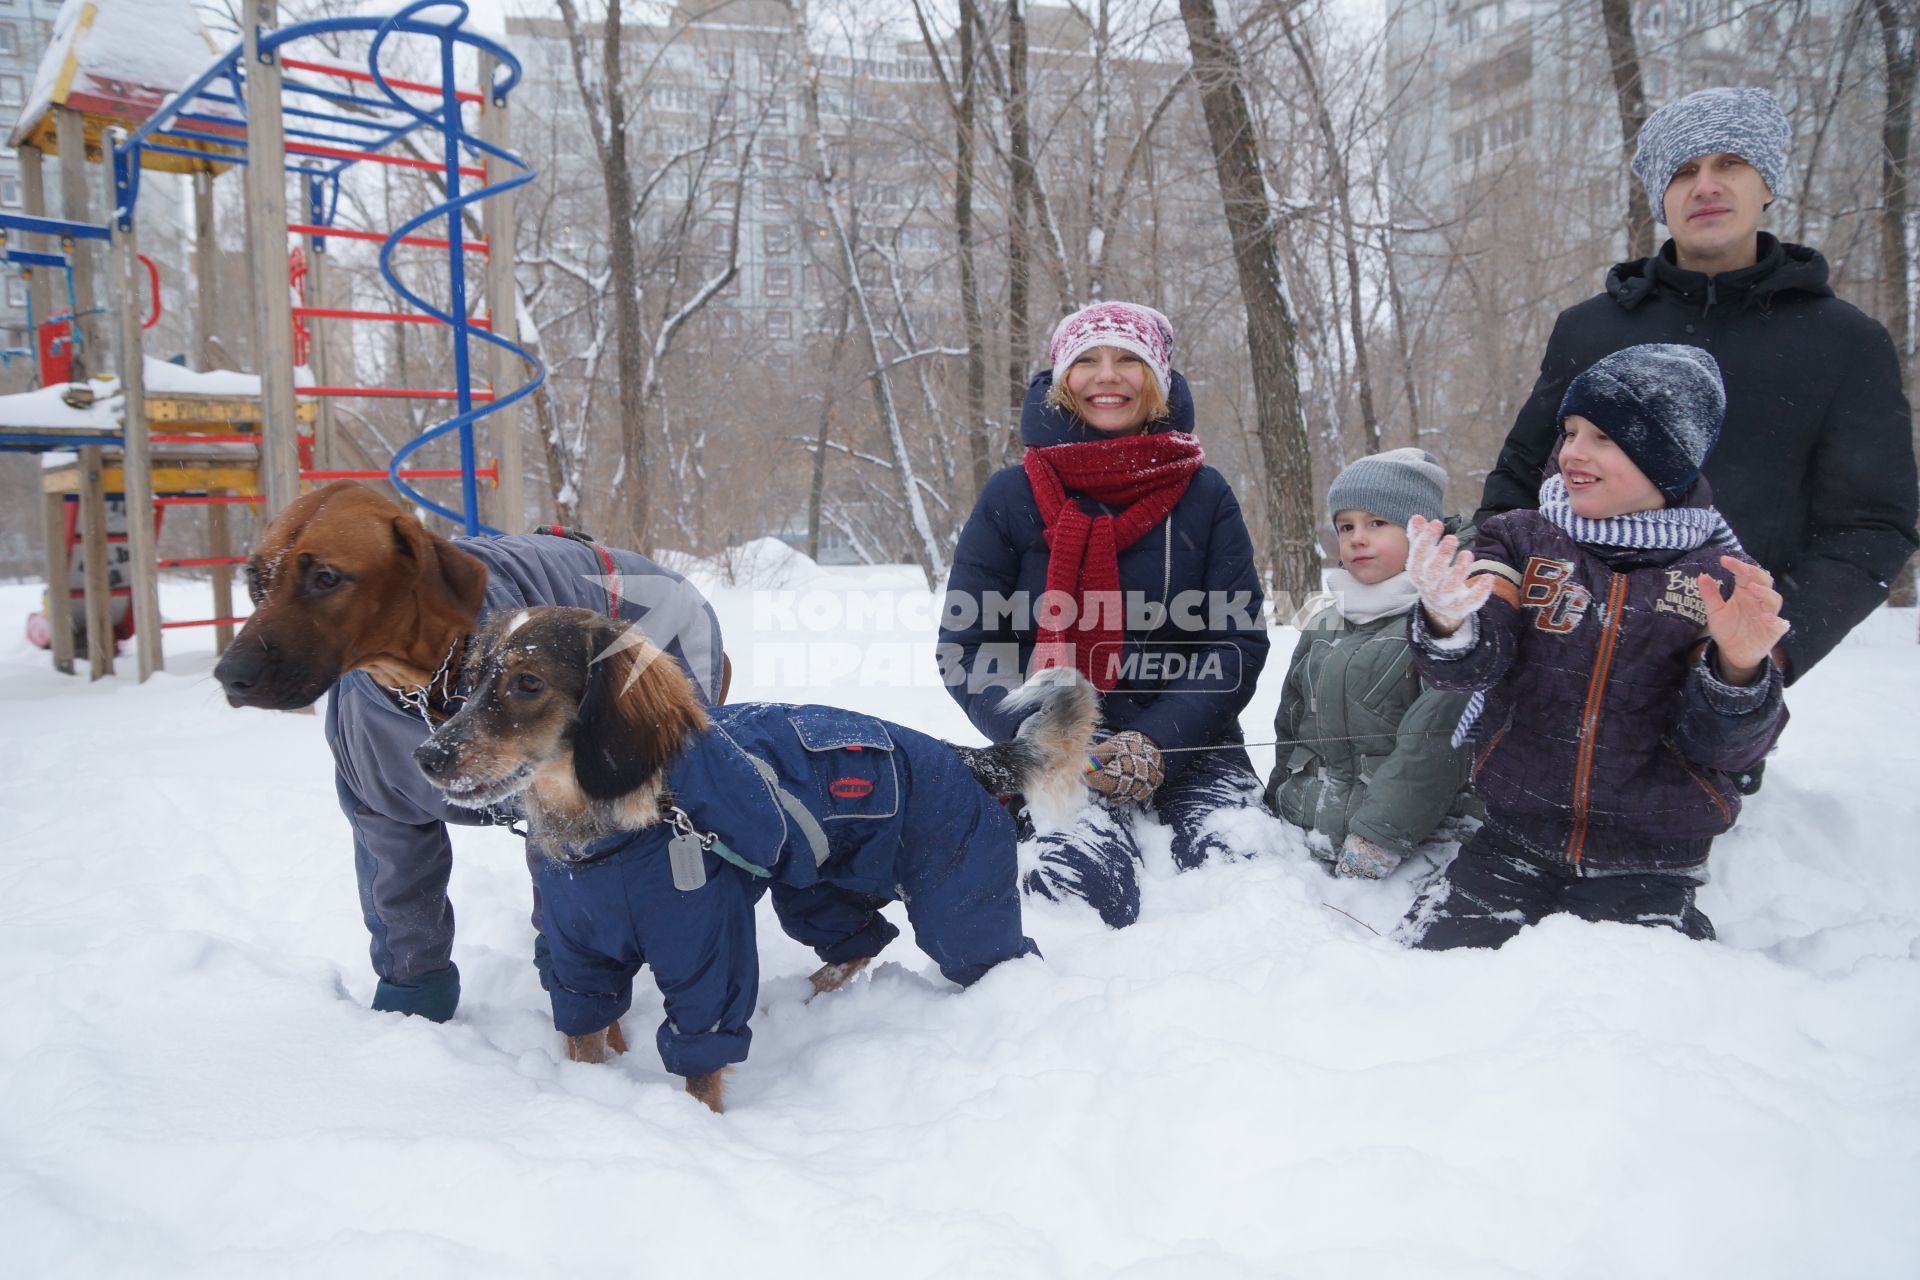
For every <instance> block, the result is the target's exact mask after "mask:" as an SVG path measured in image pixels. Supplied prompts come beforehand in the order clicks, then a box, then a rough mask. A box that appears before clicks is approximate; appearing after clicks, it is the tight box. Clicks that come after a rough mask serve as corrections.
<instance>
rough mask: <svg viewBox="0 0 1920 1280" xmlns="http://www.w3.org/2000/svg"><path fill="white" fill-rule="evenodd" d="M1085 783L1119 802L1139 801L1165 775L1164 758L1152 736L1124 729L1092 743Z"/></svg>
mask: <svg viewBox="0 0 1920 1280" xmlns="http://www.w3.org/2000/svg"><path fill="white" fill-rule="evenodd" d="M1093 763H1094V764H1097V765H1099V766H1100V768H1099V769H1098V770H1089V771H1088V773H1087V785H1088V786H1090V787H1092V788H1093V789H1094V790H1095V791H1098V792H1099V793H1100V794H1102V795H1104V796H1106V797H1108V798H1109V799H1112V800H1117V801H1119V802H1120V803H1122V804H1140V803H1143V802H1144V801H1145V800H1146V799H1147V797H1148V796H1150V795H1152V794H1153V793H1154V789H1155V788H1157V787H1158V786H1159V785H1160V784H1161V783H1162V782H1165V781H1166V778H1167V767H1166V762H1165V760H1163V759H1162V757H1161V755H1160V748H1159V747H1157V746H1155V745H1154V743H1153V739H1152V738H1149V737H1148V736H1147V735H1146V734H1144V733H1141V732H1140V731H1139V730H1138V729H1125V730H1122V731H1121V732H1119V733H1116V734H1114V735H1113V736H1112V737H1111V738H1108V739H1107V740H1106V741H1105V742H1101V743H1097V744H1095V746H1094V748H1093Z"/></svg>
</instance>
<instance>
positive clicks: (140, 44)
mask: <svg viewBox="0 0 1920 1280" xmlns="http://www.w3.org/2000/svg"><path fill="white" fill-rule="evenodd" d="M219 52H220V50H219V49H217V48H216V47H215V46H214V43H213V40H212V39H211V38H210V37H209V36H208V35H207V32H206V28H205V27H203V26H201V25H200V15H199V14H198V13H197V12H196V11H195V9H194V6H193V4H192V0H65V3H64V4H62V5H61V6H60V14H59V16H58V17H57V18H55V19H54V22H53V38H52V40H51V41H49V43H48V45H47V52H46V55H45V56H44V57H43V58H41V60H40V70H39V72H38V73H37V74H36V75H35V77H34V81H33V92H32V93H30V94H28V95H27V102H26V105H25V106H24V107H22V108H21V110H20V119H19V122H18V123H16V124H15V125H14V127H13V133H12V135H11V136H10V137H9V138H8V141H9V143H10V144H11V145H13V146H16V147H18V146H22V145H25V144H31V145H33V146H37V147H39V148H40V149H41V150H42V151H45V152H47V153H49V154H52V153H54V152H56V151H58V150H59V148H58V146H57V145H56V142H55V139H54V128H53V113H52V112H51V110H50V108H52V107H57V106H64V107H72V108H73V109H74V110H76V111H79V112H81V113H82V114H83V115H84V116H86V117H87V124H88V129H87V150H88V152H89V153H92V152H94V151H95V150H96V149H97V147H98V140H99V130H100V128H101V127H102V126H104V125H107V124H123V125H127V126H129V127H132V126H134V125H138V124H140V123H141V122H142V121H144V120H146V119H147V117H149V116H151V115H152V114H153V113H154V111H155V110H157V109H158V108H159V106H160V104H161V103H163V102H165V101H166V100H167V99H168V98H169V97H171V96H172V95H173V94H175V93H178V92H179V91H180V90H181V89H184V88H185V87H186V86H187V85H188V84H190V83H191V82H192V81H193V80H194V78H195V77H196V76H198V75H199V74H200V73H201V72H202V71H204V70H206V68H207V67H208V65H209V64H211V63H212V62H213V60H214V58H215V57H216V56H217V55H218V54H219ZM213 105H215V104H205V106H204V107H203V108H202V109H207V108H211V107H212V106H213ZM163 161H171V162H172V163H162V162H163ZM147 163H149V164H150V165H153V166H155V167H160V168H171V167H181V168H184V167H187V166H188V165H190V164H191V163H192V162H191V161H185V160H184V158H182V157H169V156H163V155H158V154H152V155H149V156H148V157H147Z"/></svg>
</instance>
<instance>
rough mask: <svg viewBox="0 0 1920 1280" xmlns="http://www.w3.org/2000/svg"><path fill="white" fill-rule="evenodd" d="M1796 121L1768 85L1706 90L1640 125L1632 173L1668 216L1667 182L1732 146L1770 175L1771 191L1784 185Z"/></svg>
mask: <svg viewBox="0 0 1920 1280" xmlns="http://www.w3.org/2000/svg"><path fill="white" fill-rule="evenodd" d="M1792 139H1793V125H1792V124H1790V123H1789V122H1788V120H1787V113H1786V112H1784V111H1782V110H1781V109H1780V100H1779V99H1778V98H1776V97H1774V96H1773V93H1772V92H1771V91H1770V90H1767V89H1756V88H1741V89H1702V90H1700V91H1699V92H1698V93H1690V94H1688V95H1687V96H1686V97H1684V98H1682V99H1680V100H1679V101H1678V102H1669V103H1668V104H1667V105H1666V106H1664V107H1662V108H1660V109H1659V110H1658V111H1656V112H1654V113H1653V114H1652V115H1650V116H1648V117H1647V122H1646V123H1645V124H1643V125H1641V126H1640V138H1639V143H1638V145H1637V146H1636V147H1635V148H1634V152H1633V173H1634V176H1635V177H1636V178H1639V179H1640V185H1641V186H1643V187H1645V188H1646V189H1647V203H1649V204H1651V205H1652V206H1653V216H1654V218H1655V219H1656V220H1658V221H1660V222H1665V221H1666V220H1667V212H1666V209H1667V187H1668V186H1669V185H1670V184H1671V183H1672V182H1673V175H1674V174H1676V173H1678V172H1679V171H1680V166H1681V165H1683V164H1685V163H1687V161H1689V160H1698V159H1699V158H1700V157H1701V156H1713V155H1719V154H1720V153H1721V152H1722V151H1731V152H1732V153H1733V154H1734V155H1737V156H1739V157H1740V158H1741V159H1742V160H1745V161H1746V162H1747V163H1748V164H1750V165H1752V166H1753V167H1754V168H1755V169H1758V170H1759V171H1760V176H1761V177H1762V178H1764V179H1766V183H1767V190H1769V191H1771V192H1772V193H1773V194H1774V195H1776V196H1778V195H1779V194H1780V193H1781V192H1783V191H1784V190H1786V182H1787V144H1788V143H1789V142H1790V141H1792Z"/></svg>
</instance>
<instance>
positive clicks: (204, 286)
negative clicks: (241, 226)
mask: <svg viewBox="0 0 1920 1280" xmlns="http://www.w3.org/2000/svg"><path fill="white" fill-rule="evenodd" d="M219 264H220V238H219V236H218V235H216V234H215V232H214V229H213V174H212V172H210V171H209V170H206V169H198V170H195V171H194V175H193V292H194V295H195V296H194V300H193V359H194V363H195V365H196V366H198V368H199V369H200V371H201V372H202V373H205V372H208V371H210V370H213V369H219V368H223V367H224V363H223V362H222V361H221V359H220V357H219V356H218V355H217V354H215V347H214V340H215V339H216V338H218V337H219V336H220V335H221V333H222V330H221V327H220V265H219Z"/></svg>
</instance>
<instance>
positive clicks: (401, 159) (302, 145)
mask: <svg viewBox="0 0 1920 1280" xmlns="http://www.w3.org/2000/svg"><path fill="white" fill-rule="evenodd" d="M287 152H288V154H290V155H299V156H321V157H324V158H326V159H329V160H371V161H372V162H373V163H375V164H390V165H394V166H396V167H397V168H401V169H426V170H428V171H430V172H433V173H441V172H443V171H444V170H445V169H446V166H445V165H442V164H436V163H434V162H433V161H431V160H416V159H414V158H413V157H412V156H390V155H387V154H385V153H383V152H379V151H361V150H358V149H357V148H353V147H323V146H321V145H320V144H319V143H317V142H289V143H287ZM460 172H461V173H463V174H465V175H466V176H467V177H469V178H484V177H486V176H487V171H486V170H485V169H482V168H480V167H479V166H477V165H470V164H463V165H461V166H460Z"/></svg>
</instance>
